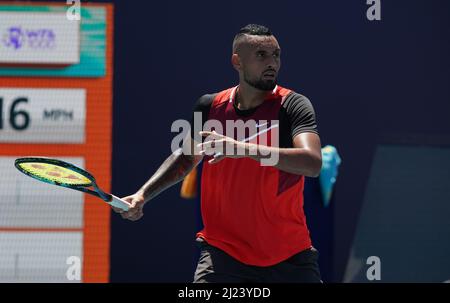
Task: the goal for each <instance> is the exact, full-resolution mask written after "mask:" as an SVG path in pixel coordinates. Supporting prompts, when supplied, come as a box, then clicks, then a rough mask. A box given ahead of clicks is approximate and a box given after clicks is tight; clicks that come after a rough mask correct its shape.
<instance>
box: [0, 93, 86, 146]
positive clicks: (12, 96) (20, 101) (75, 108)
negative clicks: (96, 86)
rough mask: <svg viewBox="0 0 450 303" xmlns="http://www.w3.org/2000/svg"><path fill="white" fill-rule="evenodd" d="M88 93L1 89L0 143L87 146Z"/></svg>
mask: <svg viewBox="0 0 450 303" xmlns="http://www.w3.org/2000/svg"><path fill="white" fill-rule="evenodd" d="M85 124H86V90H84V89H23V88H0V142H11V143H84V141H85Z"/></svg>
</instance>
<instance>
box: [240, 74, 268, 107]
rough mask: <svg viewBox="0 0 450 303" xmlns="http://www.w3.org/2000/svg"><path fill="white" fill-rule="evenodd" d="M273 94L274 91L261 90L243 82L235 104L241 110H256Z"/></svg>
mask: <svg viewBox="0 0 450 303" xmlns="http://www.w3.org/2000/svg"><path fill="white" fill-rule="evenodd" d="M271 94H272V91H263V90H259V89H257V88H254V87H253V86H250V85H249V84H247V83H246V82H244V81H241V82H240V83H239V87H238V88H237V91H236V95H235V98H234V102H235V103H234V104H235V105H236V107H237V108H238V109H241V110H246V109H251V108H255V107H257V106H258V105H260V104H261V103H263V102H264V100H265V99H266V98H267V97H268V96H269V95H271Z"/></svg>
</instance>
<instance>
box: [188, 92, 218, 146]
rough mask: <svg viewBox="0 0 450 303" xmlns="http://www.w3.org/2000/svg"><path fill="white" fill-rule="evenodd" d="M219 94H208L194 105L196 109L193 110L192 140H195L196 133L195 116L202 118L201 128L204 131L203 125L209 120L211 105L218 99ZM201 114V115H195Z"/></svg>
mask: <svg viewBox="0 0 450 303" xmlns="http://www.w3.org/2000/svg"><path fill="white" fill-rule="evenodd" d="M216 95H217V94H207V95H203V96H201V97H200V98H199V99H198V100H197V102H195V104H194V108H193V110H192V116H191V138H194V131H195V122H196V120H195V119H194V117H195V116H197V117H201V122H197V123H201V125H200V126H199V127H200V129H203V124H204V123H205V122H206V120H208V115H209V110H210V109H211V104H212V102H213V100H214V98H215V97H216ZM195 113H199V114H195Z"/></svg>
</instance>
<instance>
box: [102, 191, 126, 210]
mask: <svg viewBox="0 0 450 303" xmlns="http://www.w3.org/2000/svg"><path fill="white" fill-rule="evenodd" d="M111 197H112V199H111V201H109V202H106V203H108V204H109V205H111V206H114V207H117V208H120V209H122V210H124V211H128V210H129V209H130V206H131V204H130V203H128V202H127V201H124V200H122V199H120V198H118V197H116V196H114V195H111Z"/></svg>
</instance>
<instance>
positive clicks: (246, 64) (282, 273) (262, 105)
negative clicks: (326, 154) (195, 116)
mask: <svg viewBox="0 0 450 303" xmlns="http://www.w3.org/2000/svg"><path fill="white" fill-rule="evenodd" d="M232 49H233V52H232V56H231V63H232V65H233V67H234V68H235V69H236V70H237V72H238V74H239V85H237V86H236V87H232V88H229V89H226V90H223V91H221V92H218V93H213V94H207V95H204V96H202V97H201V98H200V99H199V100H198V101H197V103H196V105H195V107H194V112H199V113H201V116H202V121H212V120H214V121H215V125H217V123H218V122H220V123H221V124H222V125H223V127H222V130H221V131H218V128H214V129H213V131H210V130H211V129H209V130H205V129H203V131H202V132H199V133H194V132H193V131H192V132H191V136H189V137H192V138H190V139H191V140H192V141H191V143H192V142H193V143H194V144H191V147H196V148H198V152H195V148H191V151H193V152H192V153H191V154H190V153H189V152H183V151H182V150H181V149H180V150H178V151H176V152H174V153H173V154H172V155H170V156H169V157H168V158H167V159H166V160H165V161H164V163H163V164H162V165H161V167H160V168H159V169H158V170H157V171H156V173H155V174H154V175H153V176H152V177H151V178H150V179H149V180H148V181H147V182H146V183H145V184H144V185H143V186H142V187H141V188H140V189H139V190H138V191H137V192H136V193H135V194H133V195H131V196H127V197H124V198H123V199H124V200H126V201H128V202H130V203H131V204H132V207H131V209H130V210H129V211H127V212H123V211H121V210H120V209H115V211H117V212H119V213H121V215H122V217H123V218H125V219H128V220H132V221H135V220H138V219H140V218H142V216H143V208H144V205H145V204H146V203H147V202H148V201H150V200H151V199H153V198H154V197H155V196H157V195H158V194H159V193H161V192H162V191H164V190H165V189H167V188H168V187H170V186H172V185H174V184H176V183H178V182H179V181H181V180H183V178H184V177H185V176H186V175H187V174H188V173H189V172H190V171H191V170H193V169H194V168H195V167H196V166H197V164H199V162H200V161H201V160H204V163H203V169H202V177H201V178H202V180H201V211H202V219H203V224H204V228H203V230H201V231H200V232H198V233H197V237H196V241H197V242H198V245H199V246H200V248H201V254H200V258H199V261H198V265H197V269H196V272H195V274H194V282H196V283H200V282H230V283H233V282H263V283H264V282H275V283H276V282H290V283H292V282H318V283H320V282H321V277H320V271H319V266H318V251H317V250H316V249H315V248H314V247H313V245H312V243H311V239H310V234H309V230H308V227H307V224H306V218H305V214H304V211H303V187H304V181H305V179H304V178H305V176H309V177H317V176H318V175H319V173H320V170H321V166H322V157H321V143H320V138H319V134H318V128H317V123H316V118H315V117H316V116H315V112H314V109H313V106H312V104H311V102H310V101H309V100H308V99H307V98H306V97H305V96H303V95H301V94H299V93H296V92H294V91H292V90H290V89H287V88H283V87H281V86H279V85H277V76H278V72H279V70H280V65H281V61H280V54H281V50H280V46H279V44H278V41H277V39H276V38H275V37H274V36H273V35H272V33H271V32H270V30H269V29H268V28H266V27H265V26H261V25H256V24H249V25H247V26H245V27H243V28H242V29H241V30H240V31H239V32H238V34H237V35H236V36H235V38H234V41H233V48H232ZM237 121H241V122H249V121H250V122H251V121H255V124H254V125H253V129H256V133H253V134H252V133H251V132H250V129H251V127H249V128H248V129H246V130H245V132H244V138H242V137H241V138H237V137H238V135H235V131H234V130H233V131H232V132H231V134H230V133H229V132H225V131H224V130H225V129H226V127H225V125H226V123H229V122H237ZM239 131H240V130H239V129H237V132H239ZM241 133H242V132H241ZM263 137H264V138H263ZM202 138H203V139H204V140H202ZM255 138H256V141H255ZM262 139H264V140H262ZM265 140H266V141H267V143H265V144H261V143H258V142H261V141H265ZM276 141H278V142H276ZM255 142H256V143H255ZM274 143H278V144H274ZM218 150H219V151H218ZM237 150H240V151H243V152H241V153H237V152H236V151H237ZM273 155H276V156H277V157H273V158H274V159H277V161H276V162H275V163H273V164H272V165H267V164H265V165H264V164H263V163H262V160H264V159H266V160H267V159H268V158H269V157H271V156H273Z"/></svg>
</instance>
